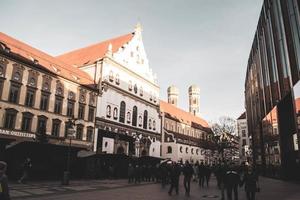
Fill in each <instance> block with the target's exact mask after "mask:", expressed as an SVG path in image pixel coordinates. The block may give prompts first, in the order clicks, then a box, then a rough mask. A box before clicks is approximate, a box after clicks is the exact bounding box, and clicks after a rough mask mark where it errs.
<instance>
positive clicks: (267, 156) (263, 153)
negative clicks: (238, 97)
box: [245, 0, 300, 179]
mask: <svg viewBox="0 0 300 200" xmlns="http://www.w3.org/2000/svg"><path fill="white" fill-rule="evenodd" d="M299 13H300V2H299V0H286V1H280V0H273V1H271V0H265V1H264V4H263V7H262V11H261V14H260V18H259V22H258V26H257V30H256V34H255V37H254V41H253V45H252V49H251V52H250V57H249V60H248V67H247V75H246V80H245V102H246V113H247V123H248V130H249V135H251V136H252V146H253V148H252V149H253V152H252V153H253V159H254V160H253V162H254V164H256V165H257V166H259V167H261V168H262V171H263V172H264V173H265V174H266V175H270V176H277V177H282V178H286V179H300V170H299V169H300V165H299V162H300V152H299V145H298V140H299V136H300V135H299V134H300V133H299V103H298V102H299V94H300V82H299V77H300V76H299V75H300V73H299V72H300V39H299V38H300V14H299Z"/></svg>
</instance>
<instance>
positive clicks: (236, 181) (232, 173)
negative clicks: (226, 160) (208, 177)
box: [225, 165, 241, 200]
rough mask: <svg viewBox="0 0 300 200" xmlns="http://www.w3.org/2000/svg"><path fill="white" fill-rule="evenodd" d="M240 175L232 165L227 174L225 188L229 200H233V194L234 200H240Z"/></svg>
mask: <svg viewBox="0 0 300 200" xmlns="http://www.w3.org/2000/svg"><path fill="white" fill-rule="evenodd" d="M240 183H241V180H240V175H239V174H238V173H237V170H236V169H235V168H234V166H233V165H232V166H231V167H230V169H229V170H228V171H227V172H226V176H225V188H226V193H227V200H232V192H233V193H234V200H238V186H239V185H240Z"/></svg>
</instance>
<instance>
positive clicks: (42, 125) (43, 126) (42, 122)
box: [37, 115, 48, 134]
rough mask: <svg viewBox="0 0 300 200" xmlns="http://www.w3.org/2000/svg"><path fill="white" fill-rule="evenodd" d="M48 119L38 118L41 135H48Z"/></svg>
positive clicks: (38, 129)
mask: <svg viewBox="0 0 300 200" xmlns="http://www.w3.org/2000/svg"><path fill="white" fill-rule="evenodd" d="M47 119H48V118H47V117H45V116H43V115H42V116H38V123H37V132H38V133H39V134H43V133H46V130H47Z"/></svg>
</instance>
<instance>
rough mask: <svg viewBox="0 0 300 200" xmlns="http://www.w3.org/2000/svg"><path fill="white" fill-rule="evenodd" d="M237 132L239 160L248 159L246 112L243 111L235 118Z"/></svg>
mask: <svg viewBox="0 0 300 200" xmlns="http://www.w3.org/2000/svg"><path fill="white" fill-rule="evenodd" d="M237 132H238V136H239V154H240V155H239V157H240V162H245V161H249V160H248V159H249V158H250V157H251V149H250V147H251V141H250V138H249V134H248V127H247V119H246V113H245V112H244V113H243V114H241V116H240V117H239V118H238V119H237Z"/></svg>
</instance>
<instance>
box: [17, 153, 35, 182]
mask: <svg viewBox="0 0 300 200" xmlns="http://www.w3.org/2000/svg"><path fill="white" fill-rule="evenodd" d="M31 168H32V164H31V159H30V158H26V159H25V161H24V163H23V174H22V177H21V178H20V179H19V181H18V182H19V183H26V181H27V180H28V177H29V172H30V170H31Z"/></svg>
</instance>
